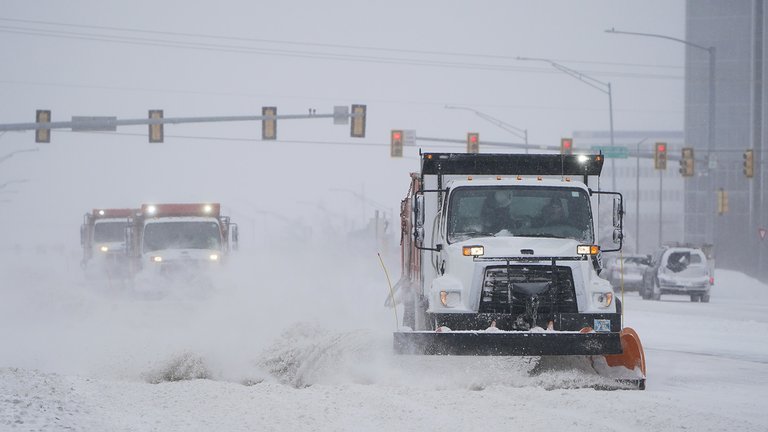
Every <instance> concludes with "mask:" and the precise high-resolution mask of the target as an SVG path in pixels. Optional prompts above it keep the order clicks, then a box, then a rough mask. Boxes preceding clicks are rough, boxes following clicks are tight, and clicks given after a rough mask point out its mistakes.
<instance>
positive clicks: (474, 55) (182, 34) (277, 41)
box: [0, 18, 683, 69]
mask: <svg viewBox="0 0 768 432" xmlns="http://www.w3.org/2000/svg"><path fill="white" fill-rule="evenodd" d="M0 21H9V22H17V23H27V24H38V25H48V26H59V27H73V28H83V29H93V30H107V31H119V32H129V33H143V34H154V35H164V36H174V37H194V38H206V39H218V40H228V41H239V42H256V43H267V44H278V45H293V46H313V47H323V48H339V49H351V50H360V51H366V52H369V51H380V52H390V53H408V54H419V55H423V54H428V55H440V56H452V57H470V58H486V59H497V60H514V59H515V57H514V56H505V55H497V54H478V53H466V52H453V51H433V50H415V49H403V48H386V47H374V46H361V45H346V44H331V43H321V42H306V41H288V40H280V39H261V38H246V37H237V36H221V35H212V34H204V33H188V32H170V31H159V30H147V29H136V28H128V27H114V26H97V25H85V24H71V23H62V22H54V21H39V20H25V19H15V18H0ZM555 60H556V61H559V62H566V63H580V64H598V65H606V66H628V67H644V68H656V69H682V68H683V66H682V65H680V66H673V65H648V64H641V63H621V62H597V61H587V60H566V59H555Z"/></svg>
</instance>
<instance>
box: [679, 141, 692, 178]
mask: <svg viewBox="0 0 768 432" xmlns="http://www.w3.org/2000/svg"><path fill="white" fill-rule="evenodd" d="M693 164H694V159H693V147H683V157H682V159H680V174H682V176H683V177H693V168H694V165H693Z"/></svg>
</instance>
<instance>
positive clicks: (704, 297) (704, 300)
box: [699, 294, 709, 303]
mask: <svg viewBox="0 0 768 432" xmlns="http://www.w3.org/2000/svg"><path fill="white" fill-rule="evenodd" d="M699 301H700V302H702V303H709V294H702V295H701V296H700V297H699Z"/></svg>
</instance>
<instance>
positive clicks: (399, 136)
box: [390, 130, 403, 157]
mask: <svg viewBox="0 0 768 432" xmlns="http://www.w3.org/2000/svg"><path fill="white" fill-rule="evenodd" d="M390 138H391V141H390V143H391V144H390V156H392V157H403V131H402V130H393V131H392V132H391V133H390Z"/></svg>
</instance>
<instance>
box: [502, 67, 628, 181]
mask: <svg viewBox="0 0 768 432" xmlns="http://www.w3.org/2000/svg"><path fill="white" fill-rule="evenodd" d="M517 60H524V61H540V62H545V63H549V64H550V65H551V66H552V67H553V68H555V69H557V70H559V71H560V72H563V73H566V74H568V75H570V76H572V77H574V78H576V79H577V80H579V81H581V82H583V83H584V84H586V85H588V86H590V87H592V88H594V89H596V90H598V91H600V92H602V93H605V94H607V95H608V120H609V122H610V130H611V147H613V145H614V141H613V93H612V91H611V83H609V82H603V81H600V80H598V79H596V78H593V77H591V76H589V75H585V74H583V73H581V72H579V71H577V70H574V69H571V68H569V67H566V66H563V65H561V64H560V63H555V62H554V61H552V60H550V59H545V58H534V57H517ZM611 187H612V190H614V191H615V190H616V170H615V169H614V161H613V159H611Z"/></svg>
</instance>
